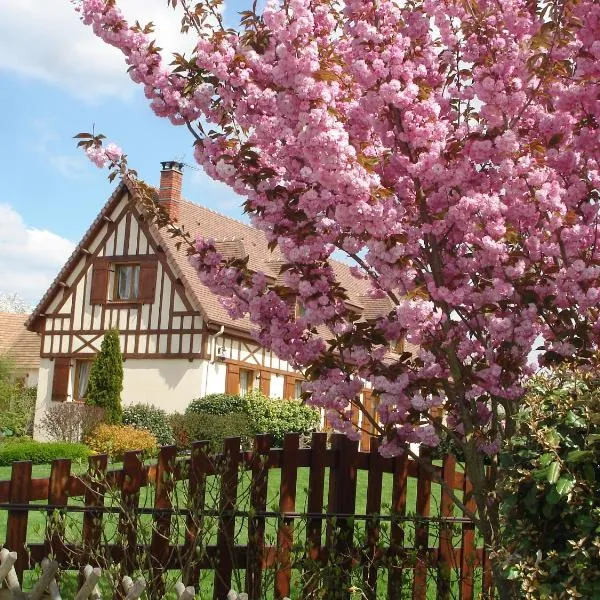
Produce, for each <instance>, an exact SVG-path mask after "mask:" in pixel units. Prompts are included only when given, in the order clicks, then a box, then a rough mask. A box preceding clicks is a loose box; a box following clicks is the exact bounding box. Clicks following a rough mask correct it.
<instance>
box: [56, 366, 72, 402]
mask: <svg viewBox="0 0 600 600" xmlns="http://www.w3.org/2000/svg"><path fill="white" fill-rule="evenodd" d="M70 372H71V359H69V358H62V357H57V358H55V359H54V375H53V377H52V400H55V401H57V402H65V401H66V400H67V395H68V393H69V375H70Z"/></svg>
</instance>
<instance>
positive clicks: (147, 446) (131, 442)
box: [85, 423, 158, 458]
mask: <svg viewBox="0 0 600 600" xmlns="http://www.w3.org/2000/svg"><path fill="white" fill-rule="evenodd" d="M85 442H86V444H87V445H88V446H89V447H90V449H91V450H93V451H94V452H96V453H98V454H102V453H107V454H110V455H112V456H113V457H115V458H119V457H122V456H123V454H124V453H125V452H129V451H131V450H141V451H142V452H143V453H144V454H151V453H153V452H155V451H156V450H157V448H158V443H157V440H156V437H155V436H153V435H152V434H151V433H150V432H149V431H145V430H143V429H136V428H135V427H132V426H131V425H109V424H107V423H102V424H101V425H98V427H96V429H94V430H93V431H92V433H90V435H89V436H88V437H87V438H86V440H85Z"/></svg>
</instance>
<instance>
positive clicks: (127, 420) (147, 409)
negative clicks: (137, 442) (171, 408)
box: [123, 404, 174, 446]
mask: <svg viewBox="0 0 600 600" xmlns="http://www.w3.org/2000/svg"><path fill="white" fill-rule="evenodd" d="M123 424H124V425H132V426H133V427H135V428H136V429H144V430H145V431H149V432H150V433H151V434H152V435H153V436H154V437H155V438H156V441H157V442H158V445H159V446H168V445H170V444H172V443H173V441H174V438H173V430H172V429H171V425H170V424H169V418H168V417H167V413H166V412H165V411H164V410H162V409H160V408H156V407H155V406H152V405H151V404H133V405H131V406H126V407H125V408H124V409H123Z"/></svg>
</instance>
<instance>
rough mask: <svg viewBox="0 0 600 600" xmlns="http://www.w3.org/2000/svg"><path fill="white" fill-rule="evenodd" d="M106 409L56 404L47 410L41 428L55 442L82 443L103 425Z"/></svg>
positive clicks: (73, 404)
mask: <svg viewBox="0 0 600 600" xmlns="http://www.w3.org/2000/svg"><path fill="white" fill-rule="evenodd" d="M103 419H104V409H102V408H100V407H99V406H89V405H87V404H83V403H81V402H61V403H54V404H52V405H51V406H49V407H48V408H46V410H45V412H44V415H43V416H42V418H41V420H40V426H41V427H42V429H43V430H44V432H45V433H46V434H48V435H49V436H50V437H52V438H54V439H55V440H60V441H65V442H80V441H81V440H83V438H85V437H86V436H87V435H88V434H89V433H90V431H92V429H94V427H96V426H97V425H99V424H100V423H102V421H103Z"/></svg>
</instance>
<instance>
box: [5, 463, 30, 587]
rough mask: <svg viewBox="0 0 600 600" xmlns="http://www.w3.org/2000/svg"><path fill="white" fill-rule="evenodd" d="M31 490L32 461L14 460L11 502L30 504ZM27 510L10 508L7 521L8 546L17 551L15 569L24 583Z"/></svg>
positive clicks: (20, 581)
mask: <svg viewBox="0 0 600 600" xmlns="http://www.w3.org/2000/svg"><path fill="white" fill-rule="evenodd" d="M30 490H31V461H28V460H23V461H19V462H14V463H13V464H12V470H11V475H10V488H9V492H8V501H9V502H10V504H21V505H25V504H29V494H30ZM28 516H29V512H28V511H27V510H9V511H8V521H7V523H6V544H5V546H6V548H8V549H9V550H12V551H14V552H16V553H17V561H16V562H15V571H16V573H17V577H18V578H19V583H20V584H21V585H23V571H24V570H25V569H26V568H27V567H28V566H29V553H28V552H27V518H28Z"/></svg>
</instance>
